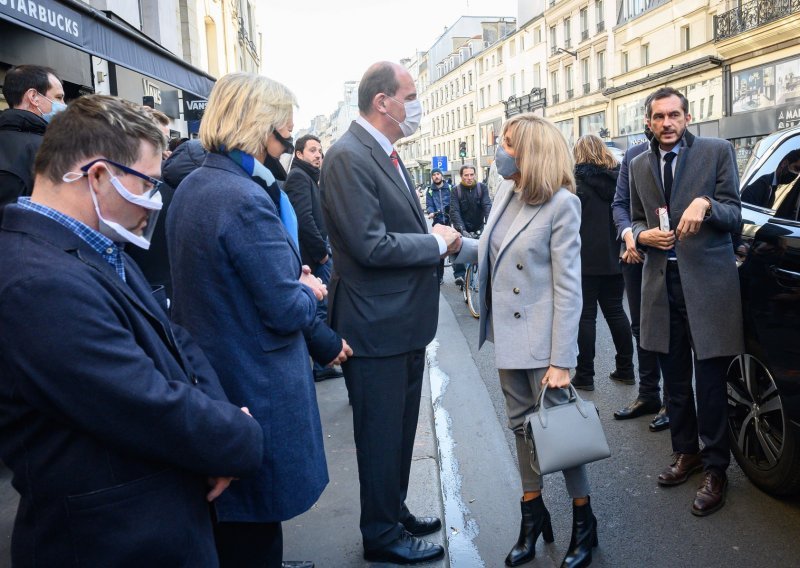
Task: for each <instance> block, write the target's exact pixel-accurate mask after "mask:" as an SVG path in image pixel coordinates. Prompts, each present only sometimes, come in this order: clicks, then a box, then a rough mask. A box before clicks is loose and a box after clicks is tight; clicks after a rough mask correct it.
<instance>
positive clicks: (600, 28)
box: [597, 20, 606, 33]
mask: <svg viewBox="0 0 800 568" xmlns="http://www.w3.org/2000/svg"><path fill="white" fill-rule="evenodd" d="M605 29H606V23H605V22H604V21H602V20H600V21H599V22H597V33H600V32H602V31H605Z"/></svg>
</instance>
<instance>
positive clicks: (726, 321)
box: [629, 87, 744, 516]
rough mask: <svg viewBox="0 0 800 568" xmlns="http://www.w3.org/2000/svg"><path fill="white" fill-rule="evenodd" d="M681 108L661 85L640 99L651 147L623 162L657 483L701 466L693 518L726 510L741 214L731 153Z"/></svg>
mask: <svg viewBox="0 0 800 568" xmlns="http://www.w3.org/2000/svg"><path fill="white" fill-rule="evenodd" d="M688 106H689V105H688V101H687V100H686V97H684V95H683V94H682V93H681V92H680V91H677V90H675V89H672V88H669V87H664V88H661V89H658V90H657V91H655V92H654V93H652V94H651V95H650V96H649V97H648V100H647V103H646V109H645V111H646V112H645V114H646V118H647V124H648V126H649V127H650V130H652V131H653V141H652V142H651V144H650V149H649V150H648V151H646V152H645V153H643V154H641V155H639V156H637V157H636V158H634V160H633V161H632V162H631V165H630V177H629V180H630V187H631V220H632V228H633V235H634V238H635V240H636V243H637V244H639V245H643V246H646V247H647V255H646V257H645V263H644V269H643V275H642V306H641V308H642V312H641V341H642V346H643V347H644V348H645V349H649V350H651V351H656V352H658V353H659V362H660V363H661V370H662V373H663V375H664V384H665V386H666V388H667V390H668V391H669V393H670V404H669V408H668V412H669V423H670V432H671V434H672V448H673V451H674V452H675V460H674V462H673V464H672V465H671V466H669V467H668V468H666V469H665V470H664V471H663V472H661V474H659V476H658V483H659V484H660V485H662V486H674V485H680V484H681V483H684V482H685V481H686V480H687V479H688V478H689V476H690V475H691V474H692V473H694V472H696V471H699V470H701V469H703V470H704V479H703V484H702V485H701V486H700V488H699V489H698V491H697V495H696V496H695V499H694V502H693V503H692V513H693V514H695V515H697V516H705V515H709V514H711V513H713V512H715V511H717V510H719V509H720V508H721V507H722V506H723V505H724V504H725V490H726V487H727V477H726V474H725V471H726V469H727V468H728V465H729V463H730V448H729V444H728V433H727V411H728V410H727V393H726V387H725V376H726V372H727V367H728V364H729V363H730V360H731V357H732V356H735V355H738V354H740V353H742V352H743V351H744V338H743V330H742V312H741V299H740V295H739V276H738V273H737V270H736V261H735V258H734V252H733V244H732V242H731V233H733V232H736V231H738V230H739V228H740V226H741V221H742V217H741V203H740V202H739V192H738V190H737V189H738V186H739V183H738V174H737V169H736V159H735V156H734V152H733V147H732V146H731V144H730V143H729V142H727V141H725V140H720V139H716V138H700V137H695V136H693V135H692V134H691V133H690V132H688V131H687V130H686V126H687V124H688V123H689V121H690V120H691V115H689V113H688ZM662 227H663V230H662ZM692 363H694V371H695V386H696V390H697V407H696V408H695V403H694V398H695V397H694V392H693V389H692ZM698 434H699V437H700V440H702V442H703V450H702V452H701V451H700V450H699V444H698Z"/></svg>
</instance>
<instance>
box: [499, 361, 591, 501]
mask: <svg viewBox="0 0 800 568" xmlns="http://www.w3.org/2000/svg"><path fill="white" fill-rule="evenodd" d="M497 372H498V373H499V374H500V386H501V387H502V389H503V395H504V397H505V400H506V415H507V416H508V427H509V428H510V429H511V430H512V431H513V432H514V439H515V440H516V442H517V460H518V462H519V475H520V477H521V478H522V491H523V492H528V491H541V490H542V478H541V476H539V474H538V473H536V472H535V471H534V470H533V467H531V449H532V448H531V446H530V441H528V440H526V439H525V432H524V429H523V424H524V423H525V417H526V416H527V415H528V414H530V413H531V412H533V407H534V406H535V405H536V401H537V400H538V399H539V395H540V394H541V392H542V390H541V389H542V378H543V377H544V375H545V373H546V372H547V368H546V367H545V368H541V369H498V371H497ZM545 400H546V401H547V403H548V404H549V405H551V406H552V405H557V404H563V403H565V402H567V400H569V395H568V394H567V391H565V390H563V389H548V391H547V394H545ZM561 473H563V474H564V481H566V483H567V493H569V496H570V497H572V498H573V499H576V498H578V497H586V496H587V495H589V490H590V487H589V478H588V477H587V475H586V466H585V465H581V466H578V467H573V468H570V469H565V470H563V471H562V472H561Z"/></svg>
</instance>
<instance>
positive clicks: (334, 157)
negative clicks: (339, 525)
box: [320, 62, 461, 563]
mask: <svg viewBox="0 0 800 568" xmlns="http://www.w3.org/2000/svg"><path fill="white" fill-rule="evenodd" d="M358 107H359V112H360V116H359V118H358V119H356V120H355V121H354V122H353V124H351V125H350V129H349V130H348V131H347V133H345V134H344V136H342V138H341V139H339V141H338V142H336V144H334V145H333V147H332V148H331V149H330V151H329V152H328V153H327V154H326V156H325V167H324V168H323V169H322V177H321V183H320V186H321V192H322V205H323V209H324V213H325V223H326V226H327V228H328V232H329V236H330V240H331V246H332V248H333V256H334V258H336V263H335V265H334V270H333V277H332V279H331V284H330V287H329V291H328V294H329V296H328V306H329V321H330V324H331V327H333V328H334V329H335V330H336V331H337V332H339V334H341V335H342V336H343V337H347V339H348V341H349V342H350V345H352V348H353V354H354V355H353V357H352V358H350V359H349V360H348V361H347V363H345V364H344V365H343V366H342V368H343V370H344V376H345V381H346V383H347V389H348V392H349V395H350V400H351V402H352V404H353V429H354V436H355V442H356V449H357V452H358V453H357V456H358V472H359V481H360V484H361V533H362V537H363V543H364V556H365V558H366V559H367V560H371V561H383V562H398V563H415V562H425V561H428V560H432V559H435V558H439V557H440V556H442V555H443V554H444V550H443V549H442V547H441V546H439V545H434V544H431V543H429V542H426V541H424V540H422V539H419V538H417V536H420V535H424V534H428V533H431V532H435V531H437V530H439V529H440V527H441V522H440V521H439V519H438V518H421V517H415V516H414V515H412V514H411V513H410V512H409V510H408V508H407V507H406V506H405V498H406V494H407V491H408V478H409V472H410V469H411V455H412V450H413V445H414V435H415V432H416V427H417V417H418V413H419V402H420V393H421V386H422V374H423V370H424V367H425V346H426V345H427V344H428V343H429V342H430V341H431V340H432V339H433V337H434V334H435V332H436V324H437V320H438V304H439V289H438V277H437V272H436V265H437V264H438V262H439V259H440V258H441V257H442V256H443V255H445V254H447V253H448V252H455V251H457V250H458V249H459V247H460V243H461V238H460V235H459V234H458V233H457V232H456V231H455V230H453V229H452V228H451V227H449V226H446V225H436V226H434V227H433V234H429V233H428V230H427V226H426V223H425V218H424V216H423V214H422V209H421V207H420V205H419V200H418V199H417V197H416V195H415V193H414V186H413V184H412V182H411V178H410V177H409V175H408V172H407V171H406V169H405V167H404V166H403V163H402V162H401V161H400V159H399V157H398V156H397V152H396V151H395V150H394V148H393V146H392V145H393V144H394V142H396V141H397V140H399V139H400V138H402V137H404V136H410V135H411V134H413V132H414V131H415V130H416V129H417V127H418V126H419V120H420V118H421V116H422V108H421V105H420V103H419V101H417V93H416V88H415V86H414V81H413V79H412V78H411V75H409V73H408V71H406V69H405V68H404V67H402V66H400V65H397V64H394V63H388V62H382V63H376V64H374V65H373V66H371V67H370V68H369V69H368V70H367V72H366V73H365V74H364V77H363V78H362V80H361V83H360V84H359V88H358Z"/></svg>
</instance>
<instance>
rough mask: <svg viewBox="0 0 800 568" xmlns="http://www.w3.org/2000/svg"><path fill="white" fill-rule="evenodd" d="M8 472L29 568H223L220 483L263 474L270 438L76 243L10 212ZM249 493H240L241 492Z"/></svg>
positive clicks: (1, 301)
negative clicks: (215, 499)
mask: <svg viewBox="0 0 800 568" xmlns="http://www.w3.org/2000/svg"><path fill="white" fill-rule="evenodd" d="M0 250H2V251H3V253H2V255H0V321H2V325H0V458H2V460H3V461H4V462H5V463H6V464H7V465H8V466H9V468H11V470H12V472H13V474H14V478H13V481H12V483H13V485H14V488H15V489H16V490H17V491H18V492H19V493H20V504H19V512H18V514H17V519H16V523H15V527H14V537H13V541H12V563H13V564H14V565H15V566H43V567H49V566H78V565H80V566H121V565H126V566H159V567H160V566H186V567H194V566H201V567H213V566H217V558H216V552H215V549H214V540H213V534H212V530H211V519H210V514H209V509H208V503H207V502H206V500H205V494H206V492H207V491H208V487H207V485H206V478H207V476H220V475H226V476H237V477H245V476H246V475H252V474H253V472H254V471H256V469H257V468H258V464H259V463H260V460H261V444H262V433H261V429H260V428H259V427H258V424H257V423H256V422H255V421H254V420H252V419H250V418H249V417H247V416H245V415H244V414H243V413H242V412H241V410H239V408H238V407H236V406H233V405H231V404H230V403H228V402H226V399H225V395H224V393H223V392H222V389H221V387H220V384H219V382H218V380H217V377H216V375H215V373H214V371H213V370H212V369H211V367H210V365H209V364H208V361H207V360H206V359H205V357H204V356H203V354H202V352H201V351H200V349H199V348H198V347H197V345H196V344H195V343H194V342H193V341H191V339H190V338H189V337H188V334H186V333H185V332H184V331H183V330H181V329H179V328H177V327H175V328H172V327H171V326H170V323H169V321H168V320H167V318H166V314H165V313H164V312H163V310H161V308H160V306H159V305H158V304H157V303H156V302H155V301H154V299H153V297H152V295H151V293H150V288H149V286H148V284H147V282H146V281H145V279H144V276H143V275H142V273H141V271H139V269H138V267H137V266H136V265H135V263H134V262H133V261H132V260H131V259H130V257H128V256H127V255H126V256H125V264H126V275H127V284H126V283H125V282H123V281H122V279H120V277H119V276H118V275H117V273H116V271H115V270H114V268H113V267H112V266H111V265H110V264H108V263H107V262H106V261H105V260H104V259H103V258H102V257H101V256H100V255H99V254H97V252H95V251H94V250H93V249H92V248H91V247H89V245H87V244H86V243H85V242H84V241H83V240H81V239H80V238H79V237H78V236H77V235H75V234H74V233H73V232H71V231H70V230H69V229H67V228H65V227H63V226H62V225H60V224H59V223H57V222H55V221H53V220H51V219H48V218H47V217H45V216H43V215H41V214H39V213H37V212H34V211H29V210H25V209H22V208H21V207H20V206H18V205H8V206H7V207H6V208H5V210H4V211H2V230H1V231H0ZM235 483H236V482H234V485H235Z"/></svg>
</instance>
